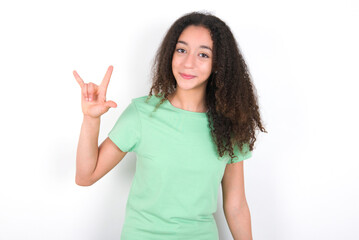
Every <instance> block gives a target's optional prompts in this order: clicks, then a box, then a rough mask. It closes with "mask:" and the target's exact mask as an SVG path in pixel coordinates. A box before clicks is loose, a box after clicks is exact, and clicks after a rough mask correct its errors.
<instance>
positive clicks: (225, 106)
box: [147, 12, 267, 162]
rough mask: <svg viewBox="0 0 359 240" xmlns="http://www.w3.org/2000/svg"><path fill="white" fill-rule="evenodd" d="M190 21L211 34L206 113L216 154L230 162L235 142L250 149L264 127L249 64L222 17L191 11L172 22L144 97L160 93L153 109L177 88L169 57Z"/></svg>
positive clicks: (155, 61)
mask: <svg viewBox="0 0 359 240" xmlns="http://www.w3.org/2000/svg"><path fill="white" fill-rule="evenodd" d="M190 25H194V26H202V27H205V28H207V29H208V30H209V31H210V34H211V38H212V41H213V62H212V64H213V65H212V66H213V67H212V74H211V75H210V76H209V78H208V83H207V86H206V97H205V98H206V99H205V100H206V101H205V102H206V103H205V104H206V106H207V108H208V112H207V116H208V121H209V127H210V129H211V135H212V138H213V141H214V142H215V144H216V145H217V151H218V154H219V156H220V157H222V156H223V155H224V153H226V152H227V153H228V154H229V156H230V158H231V162H233V159H234V158H235V157H236V156H235V155H234V153H233V149H234V147H235V146H237V147H238V149H239V150H240V152H241V153H243V147H244V145H247V147H249V150H250V151H252V150H253V145H254V142H255V141H256V136H255V130H256V127H257V126H258V128H259V129H260V130H261V131H262V132H267V131H266V130H265V129H264V128H263V126H262V123H261V118H260V113H259V107H258V104H257V97H256V95H255V93H254V90H255V88H254V86H253V84H252V81H251V76H250V73H249V70H248V67H247V65H246V63H245V61H244V59H243V56H242V54H241V53H240V51H239V48H238V46H237V42H236V40H235V38H234V36H233V34H232V32H231V30H230V28H229V27H228V26H227V25H226V24H225V23H224V22H223V21H222V20H221V19H219V18H218V17H216V16H213V15H212V14H209V13H200V12H192V13H189V14H186V15H184V16H182V17H181V18H179V19H178V20H176V21H175V22H174V23H173V25H172V26H171V27H170V29H169V30H168V32H167V34H166V35H165V37H164V39H163V41H162V44H161V46H160V47H159V49H158V51H157V54H156V57H155V60H154V64H153V67H152V86H151V89H150V92H149V95H148V97H147V100H149V99H150V98H151V96H152V92H154V94H155V96H157V97H162V99H161V101H160V102H159V103H158V104H157V106H156V108H155V110H156V109H157V108H158V107H159V106H160V105H161V104H162V103H163V102H164V101H165V100H168V96H169V95H171V94H172V93H173V92H174V91H175V90H176V86H177V83H176V79H175V77H174V75H173V72H172V57H173V54H174V51H175V47H176V44H177V41H178V38H179V36H180V35H181V33H182V31H183V30H184V29H185V28H186V27H188V26H190Z"/></svg>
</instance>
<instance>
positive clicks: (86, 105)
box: [73, 66, 117, 118]
mask: <svg viewBox="0 0 359 240" xmlns="http://www.w3.org/2000/svg"><path fill="white" fill-rule="evenodd" d="M112 70H113V66H109V67H108V69H107V72H106V74H105V77H104V78H103V80H102V82H101V84H100V86H98V85H96V84H94V83H92V82H89V83H84V81H83V80H82V78H81V77H80V76H79V74H78V73H77V72H76V71H75V70H74V71H73V74H74V76H75V79H76V81H77V82H78V84H79V85H80V87H81V95H82V97H81V107H82V112H83V114H84V115H86V116H90V117H93V118H98V117H100V116H101V115H102V114H104V113H106V112H107V111H108V110H109V109H110V107H114V108H115V107H117V104H116V103H115V102H114V101H106V92H107V87H108V84H109V82H110V78H111V74H112Z"/></svg>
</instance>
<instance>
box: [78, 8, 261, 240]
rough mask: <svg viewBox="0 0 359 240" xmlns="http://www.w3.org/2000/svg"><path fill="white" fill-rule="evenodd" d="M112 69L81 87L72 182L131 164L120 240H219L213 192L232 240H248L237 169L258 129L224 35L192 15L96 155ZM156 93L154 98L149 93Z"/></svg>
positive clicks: (237, 56)
mask: <svg viewBox="0 0 359 240" xmlns="http://www.w3.org/2000/svg"><path fill="white" fill-rule="evenodd" d="M112 70H113V67H112V66H110V67H109V68H108V70H107V72H106V75H105V77H104V79H103V80H102V83H101V84H100V85H99V86H98V85H96V84H94V83H84V81H83V80H82V79H81V78H80V76H79V75H78V74H77V72H76V71H74V76H75V78H76V80H77V82H78V83H79V85H80V86H81V90H82V101H81V104H82V112H83V123H82V127H81V133H80V139H79V143H78V149H77V158H76V183H77V184H78V185H81V186H89V185H92V184H93V183H95V182H96V181H98V180H99V179H100V178H101V177H103V176H104V175H105V174H106V173H108V172H109V171H110V170H111V169H112V168H113V167H114V166H116V164H118V163H119V162H120V161H121V160H122V159H123V157H124V156H125V155H126V153H127V152H135V153H136V155H137V162H136V173H135V176H134V179H133V183H132V186H131V190H130V193H129V197H128V201H127V206H126V215H125V222H124V225H123V228H122V234H121V239H122V240H135V239H136V240H150V239H153V240H161V239H164V240H171V239H195V240H202V239H203V240H216V239H218V230H217V226H216V222H215V219H214V217H213V213H215V212H216V208H217V193H218V189H219V184H220V183H221V184H222V190H223V210H224V213H225V217H226V220H227V223H228V226H229V229H230V231H231V233H232V235H233V238H234V239H241V240H247V239H252V233H251V220H250V212H249V208H248V204H247V201H246V197H245V191H244V179H243V160H245V159H247V158H249V157H251V156H252V150H253V145H254V142H255V141H256V137H255V130H256V128H257V127H258V128H259V129H260V130H261V131H262V132H263V131H264V132H266V131H265V129H264V128H263V127H262V124H261V119H260V114H259V108H258V104H257V98H256V96H255V94H254V86H253V84H252V82H251V79H250V74H249V71H248V69H247V66H246V64H245V61H244V59H243V57H242V55H241V53H240V51H239V49H238V47H237V44H236V41H235V39H234V37H233V34H232V33H231V31H230V29H229V27H228V26H227V25H226V24H225V23H224V22H223V21H222V20H220V19H219V18H217V17H215V16H213V15H211V14H203V13H197V12H194V13H190V14H187V15H185V16H183V17H181V18H179V19H178V20H177V21H175V23H174V24H173V25H172V26H171V28H170V29H169V30H168V32H167V34H166V36H165V38H164V40H163V42H162V44H161V46H160V48H159V50H158V52H157V55H156V59H155V64H154V67H153V84H152V87H151V89H150V92H149V95H148V96H142V97H138V98H134V99H132V101H131V103H130V104H129V105H128V106H127V108H126V109H125V110H124V111H123V113H122V114H121V116H120V117H119V119H118V120H117V122H116V124H115V125H114V127H113V129H112V130H111V131H110V133H109V134H108V137H107V138H106V139H105V140H104V141H103V142H102V144H101V145H100V146H98V135H99V129H100V117H101V115H102V114H104V113H105V112H107V111H108V110H109V108H111V107H116V103H115V102H113V101H107V100H106V90H107V87H108V84H109V81H110V77H111V74H112ZM152 93H154V95H153V94H152Z"/></svg>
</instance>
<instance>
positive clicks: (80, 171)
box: [76, 115, 100, 185]
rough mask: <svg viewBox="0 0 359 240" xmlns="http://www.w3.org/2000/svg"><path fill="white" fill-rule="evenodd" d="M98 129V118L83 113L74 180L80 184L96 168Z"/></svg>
mask: <svg viewBox="0 0 359 240" xmlns="http://www.w3.org/2000/svg"><path fill="white" fill-rule="evenodd" d="M99 131H100V118H92V117H88V116H86V115H84V118H83V122H82V126H81V132H80V138H79V142H78V146H77V156H76V182H77V183H78V184H80V185H81V184H82V182H83V181H84V180H86V179H88V178H89V177H90V176H91V174H92V173H93V172H94V170H95V168H96V164H97V159H98V136H99Z"/></svg>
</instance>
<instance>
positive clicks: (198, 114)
mask: <svg viewBox="0 0 359 240" xmlns="http://www.w3.org/2000/svg"><path fill="white" fill-rule="evenodd" d="M164 103H165V104H166V105H167V106H168V107H169V108H171V109H173V110H174V111H176V112H179V113H184V114H190V115H193V116H199V117H207V112H192V111H188V110H184V109H181V108H177V107H175V106H173V105H172V103H171V102H170V101H169V100H168V99H166V100H165V101H164Z"/></svg>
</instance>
